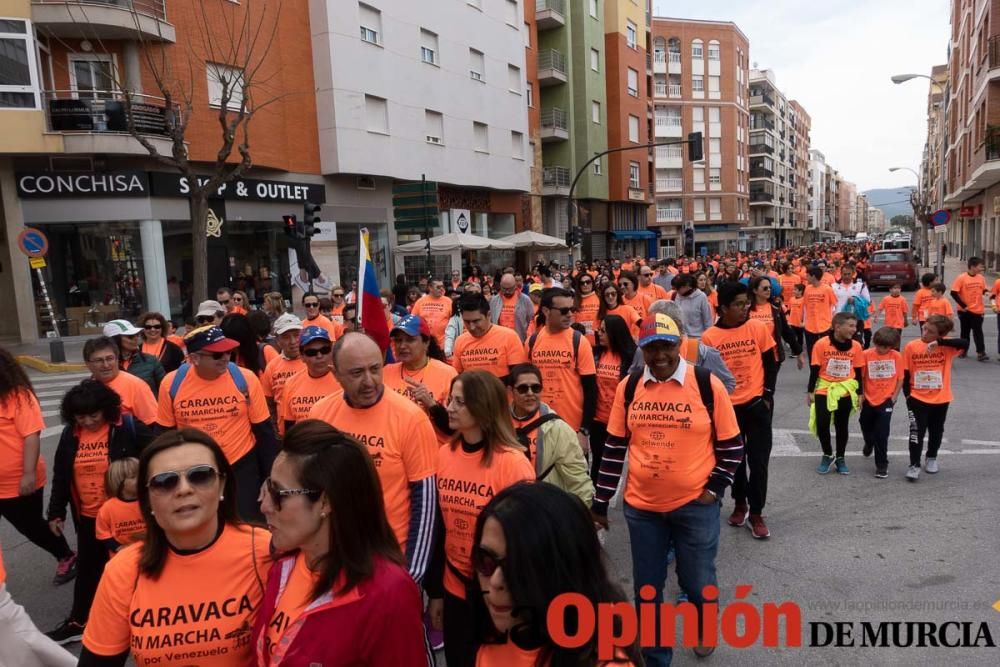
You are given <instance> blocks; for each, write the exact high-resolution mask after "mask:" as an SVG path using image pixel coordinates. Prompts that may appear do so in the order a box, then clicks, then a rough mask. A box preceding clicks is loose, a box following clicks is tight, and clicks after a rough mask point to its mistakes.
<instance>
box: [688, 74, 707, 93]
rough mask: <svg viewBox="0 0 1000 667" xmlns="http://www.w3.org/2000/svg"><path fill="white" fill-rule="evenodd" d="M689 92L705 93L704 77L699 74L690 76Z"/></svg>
mask: <svg viewBox="0 0 1000 667" xmlns="http://www.w3.org/2000/svg"><path fill="white" fill-rule="evenodd" d="M691 90H693V91H695V92H696V93H703V92H705V77H703V76H701V75H700V74H693V75H691Z"/></svg>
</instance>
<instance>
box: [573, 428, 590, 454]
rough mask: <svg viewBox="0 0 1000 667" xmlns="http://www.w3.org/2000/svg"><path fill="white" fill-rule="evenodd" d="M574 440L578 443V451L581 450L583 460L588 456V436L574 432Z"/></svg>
mask: <svg viewBox="0 0 1000 667" xmlns="http://www.w3.org/2000/svg"><path fill="white" fill-rule="evenodd" d="M576 439H577V441H578V442H579V443H580V449H582V450H583V456H584V458H587V457H588V456H590V436H589V435H586V434H585V433H581V432H580V431H577V432H576Z"/></svg>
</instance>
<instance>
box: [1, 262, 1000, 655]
mask: <svg viewBox="0 0 1000 667" xmlns="http://www.w3.org/2000/svg"><path fill="white" fill-rule="evenodd" d="M870 249H871V248H868V247H866V246H864V245H860V246H859V245H855V244H836V245H826V246H815V247H811V248H800V249H794V250H792V249H790V250H780V251H768V252H760V253H750V254H738V255H735V256H727V257H715V258H701V259H681V260H676V261H675V260H670V259H667V260H663V261H653V260H650V261H646V260H644V259H642V258H630V259H625V260H618V259H614V260H611V261H608V262H598V263H590V264H586V263H583V262H577V263H576V264H575V265H573V266H566V265H560V264H558V263H555V262H551V263H545V262H541V263H539V264H538V265H536V266H535V267H534V268H533V269H532V270H531V271H528V272H525V273H521V272H518V271H517V270H515V269H513V268H510V269H506V270H503V271H501V272H499V273H498V274H496V275H487V274H484V273H483V272H481V271H480V270H479V269H478V267H472V268H471V269H470V270H469V271H467V272H466V273H465V275H463V274H462V272H460V271H456V272H453V273H452V275H451V276H450V277H449V276H443V277H430V278H428V279H426V280H421V281H420V282H419V283H418V284H415V285H410V284H408V283H407V281H406V279H405V277H404V276H400V277H399V278H398V279H397V281H396V285H395V286H394V287H393V289H391V290H385V291H383V293H382V306H383V310H384V316H385V319H386V323H387V326H388V328H389V330H390V339H391V345H390V347H389V348H388V349H382V348H381V347H380V346H379V344H378V343H377V342H376V341H375V340H374V339H372V338H371V337H369V336H367V335H366V334H365V333H364V332H363V331H360V330H359V323H358V318H357V304H356V302H357V295H356V288H357V286H356V285H353V286H352V288H351V289H347V290H345V289H343V288H341V287H335V288H334V289H333V290H332V291H331V292H330V296H329V297H326V296H319V295H317V294H314V293H312V292H306V293H305V294H304V296H303V297H302V299H301V304H300V305H301V308H292V307H291V305H290V304H288V303H286V302H285V301H284V300H283V299H281V298H268V299H265V301H264V304H263V308H262V309H260V310H254V309H248V306H249V303H248V301H247V298H246V295H245V294H242V293H241V292H239V291H233V290H230V289H229V288H221V289H220V290H218V292H217V294H216V299H215V300H209V301H205V302H203V303H201V304H200V306H199V308H198V309H197V312H196V316H195V321H194V322H192V323H190V324H189V325H188V326H187V327H186V331H184V332H183V333H181V332H180V331H179V330H176V329H175V328H174V327H173V325H172V324H171V323H170V321H169V320H168V319H166V318H164V317H163V315H161V314H159V313H146V314H144V315H143V316H142V317H140V318H138V319H137V320H136V322H135V323H132V322H128V321H125V320H114V321H112V322H109V323H107V325H106V326H105V328H104V335H103V336H101V337H98V338H95V339H92V340H89V341H88V342H87V343H86V345H85V346H84V349H83V356H84V362H85V363H86V365H87V367H88V369H89V370H90V372H91V377H90V378H89V379H86V380H84V381H82V382H81V383H79V385H77V386H75V387H73V388H72V389H70V390H69V391H68V392H67V393H66V394H65V396H64V397H63V399H62V405H61V410H60V415H61V418H62V420H63V422H64V424H65V427H64V429H63V432H62V435H61V436H60V438H59V443H58V446H57V448H56V452H55V456H54V458H53V460H52V461H50V462H48V463H49V464H50V466H48V467H47V466H46V461H45V460H44V458H43V457H42V456H41V455H40V436H41V431H42V430H43V428H44V422H43V419H42V412H41V408H40V407H39V403H38V400H37V398H36V396H35V393H34V390H33V388H32V385H31V382H30V380H29V378H28V376H27V375H26V374H25V372H24V371H23V370H22V369H21V367H20V366H19V365H18V364H17V363H16V361H15V360H14V359H13V358H12V357H11V355H10V354H9V353H8V352H6V351H4V350H2V349H0V446H2V447H3V455H2V456H0V517H4V518H6V519H7V520H8V521H10V522H11V524H12V525H13V526H14V527H15V528H16V529H17V530H18V531H19V532H21V533H22V534H23V535H24V536H25V537H27V538H28V539H29V540H30V541H31V542H33V543H34V544H36V545H37V546H39V547H41V548H42V549H43V550H45V551H47V552H48V553H49V554H50V555H51V556H52V557H53V558H54V559H55V560H56V563H57V565H56V575H55V583H56V584H64V583H67V582H69V581H71V580H75V581H74V590H73V602H72V606H71V608H70V609H69V610H68V611H67V616H66V619H65V621H64V622H63V623H61V624H60V625H59V626H58V627H57V628H55V629H54V630H52V631H51V632H49V633H47V637H48V639H44V638H42V637H41V635H38V634H37V633H34V634H32V635H30V636H31V637H32V642H33V644H32V645H33V646H34V649H33V650H35V651H36V652H40V651H45V652H47V655H49V657H48V658H46V660H47V661H48V662H43V664H73V663H74V660H72V659H68V658H67V656H68V655H69V654H65V656H60V655H59V654H58V652H57V651H54V650H53V646H52V645H51V644H52V642H55V643H58V644H63V645H65V644H68V643H71V642H77V641H82V644H83V647H82V654H81V657H80V659H79V664H80V665H86V666H89V665H95V666H97V665H101V666H103V665H123V664H125V662H126V661H127V660H128V658H129V656H130V655H131V656H132V658H133V659H134V660H135V662H136V664H138V665H152V664H170V663H173V662H177V661H181V662H183V663H184V664H199V665H247V664H256V665H262V666H263V665H268V666H270V665H289V666H291V665H309V664H314V663H322V664H328V665H418V664H419V665H423V664H433V660H434V658H433V653H434V651H437V650H441V649H443V652H444V655H445V658H446V660H447V664H448V665H449V667H471V666H472V665H478V666H482V667H488V666H492V665H525V666H527V665H537V666H541V665H588V666H589V665H595V664H634V665H639V664H648V665H667V664H669V663H670V660H671V656H672V652H671V648H670V647H667V646H660V647H643V649H642V650H641V651H640V650H639V647H638V646H624V647H622V648H621V650H620V652H619V653H618V654H616V656H615V657H614V659H613V660H612V661H611V662H610V663H609V662H601V661H600V660H598V658H597V653H596V644H595V642H594V641H589V642H585V643H584V644H583V645H582V646H579V647H576V648H569V647H565V646H558V645H557V644H556V643H555V642H554V640H553V639H552V637H551V636H550V635H549V634H548V632H547V629H546V609H547V608H548V605H549V603H551V602H552V600H554V599H555V598H556V597H557V596H558V595H560V594H561V593H567V592H573V593H579V594H582V595H584V596H585V597H586V599H587V600H589V601H590V602H592V603H593V604H595V605H596V604H599V603H605V602H622V601H626V600H627V599H628V598H627V596H626V595H625V594H624V592H623V591H621V590H620V589H619V588H618V587H617V585H616V584H614V583H613V578H612V576H611V574H610V573H609V572H608V570H607V567H606V565H605V560H604V558H603V556H602V552H601V541H603V540H604V539H607V535H606V534H605V533H604V530H605V529H607V528H608V526H609V523H608V522H609V519H608V508H609V506H610V505H611V503H612V501H613V500H614V499H615V497H616V495H618V494H620V495H621V497H622V499H623V503H624V519H625V523H626V524H627V527H628V531H627V534H628V540H629V542H630V545H631V547H632V548H631V554H632V579H633V586H634V591H633V594H634V599H635V600H637V601H638V600H639V598H640V594H639V591H640V589H641V588H643V587H652V590H655V595H654V596H653V598H650V597H649V596H648V595H647V596H645V597H644V598H643V600H644V601H646V602H656V603H659V602H661V601H662V600H663V589H664V584H665V579H666V575H667V568H668V565H669V564H670V563H671V562H675V563H676V572H677V577H678V583H679V586H680V590H681V599H682V600H685V601H688V602H689V603H690V604H692V605H694V607H695V608H696V609H698V610H700V609H701V607H702V605H703V604H704V602H705V597H704V589H705V587H706V586H714V585H716V584H717V579H716V570H715V560H716V555H717V550H718V544H719V532H720V524H721V523H722V517H723V514H722V507H723V501H724V497H725V495H726V490H727V489H730V495H731V497H732V505H731V513H730V514H729V515H728V518H727V523H728V524H729V525H731V526H746V527H747V528H748V530H749V534H750V535H751V537H752V538H754V539H767V538H768V537H769V536H770V534H771V532H770V527H769V526H768V525H767V522H766V521H765V515H764V511H765V507H766V501H767V491H768V467H769V460H770V456H771V448H772V423H773V419H774V403H775V394H776V389H777V383H778V382H779V377H780V371H781V367H782V365H783V363H784V362H786V361H790V360H791V359H794V360H795V364H796V366H797V367H798V369H800V370H804V369H806V368H808V369H809V378H808V388H807V393H806V396H805V402H806V403H807V405H808V406H809V410H810V428H811V429H812V430H813V432H814V433H815V434H816V437H817V439H818V442H819V447H820V449H821V450H822V455H821V458H820V462H819V465H818V467H817V469H816V470H817V472H818V473H819V474H827V473H829V472H832V471H835V472H837V473H839V474H844V475H846V474H849V473H850V470H849V469H848V466H847V463H846V458H845V453H846V447H847V442H848V428H849V424H850V419H851V415H852V414H854V413H855V412H859V413H860V414H859V417H858V418H859V421H860V424H861V430H862V433H863V435H864V450H863V454H864V455H865V456H871V455H872V454H874V475H875V477H876V478H879V479H884V478H886V477H888V457H887V444H888V438H889V428H890V423H891V419H892V415H893V407H894V406H895V405H896V403H897V400H898V399H899V395H900V393H902V394H903V395H904V396H905V405H906V409H907V413H908V417H909V425H910V461H909V466H908V468H907V470H906V472H905V478H906V479H907V480H909V481H910V482H916V481H917V480H918V479H919V478H920V474H921V472H926V473H928V474H936V473H938V472H939V471H940V469H941V467H940V464H939V462H938V460H937V453H938V449H939V447H940V444H941V441H942V434H943V430H944V424H945V420H946V417H947V412H948V406H949V404H950V402H951V400H952V392H951V371H952V365H953V361H954V359H956V358H959V357H965V356H966V354H967V351H968V348H969V345H970V342H969V338H970V337H971V338H972V339H973V340H974V341H975V345H976V352H977V354H978V358H979V359H980V360H981V361H985V360H987V359H988V357H987V353H986V350H985V342H984V340H983V334H982V323H983V318H984V317H985V309H986V307H987V304H990V303H992V309H993V311H994V312H997V310H998V301H1000V280H998V281H997V282H996V283H995V284H993V285H992V287H991V288H989V287H987V285H986V282H985V279H984V277H983V275H982V262H981V261H979V260H978V259H976V258H972V259H970V260H969V262H968V270H967V271H966V272H964V273H962V274H961V275H960V276H959V277H958V278H957V279H956V280H955V281H954V283H953V284H952V285H951V289H950V290H948V292H949V296H950V297H951V300H952V301H953V302H954V305H955V308H956V310H957V313H958V319H959V322H960V328H961V335H960V337H951V336H949V334H950V333H951V331H952V329H953V328H954V322H953V320H952V317H953V311H952V310H951V305H950V303H949V301H947V299H946V297H945V292H946V288H945V286H944V285H943V283H942V282H941V281H940V277H938V276H935V275H933V274H927V275H925V276H923V278H922V279H921V284H922V287H921V289H920V290H919V291H918V292H917V293H916V294H915V295H914V298H913V300H912V304H911V303H909V302H908V301H907V299H906V297H904V296H903V295H902V294H901V290H900V288H899V286H894V287H893V288H892V289H891V290H890V291H889V293H888V294H887V295H886V296H884V297H883V298H882V299H881V300H879V301H878V302H877V303H876V299H875V298H874V297H873V294H872V292H871V290H870V289H869V288H868V286H867V284H866V282H865V278H864V276H865V270H866V264H867V259H868V251H869V250H870ZM942 302H943V303H942ZM295 310H299V312H302V313H304V317H302V318H300V317H299V316H298V315H296V314H295V313H294V311H295ZM911 324H912V325H917V326H919V327H920V328H919V332H918V334H917V337H916V339H915V340H912V341H910V342H909V343H908V344H907V345H906V346H905V347H904V346H901V339H902V334H903V332H904V330H905V329H906V328H907V327H909V326H911ZM925 438H926V440H927V446H926V449H925V448H924V441H925ZM47 470H48V471H50V476H51V491H50V501H49V504H48V508H47V509H45V508H44V507H43V491H44V487H45V485H46V483H47V478H46V472H47ZM67 508H68V510H69V512H67ZM68 518H71V519H72V522H73V527H74V531H73V532H74V534H75V541H76V550H75V551H73V550H72V549H71V548H70V546H69V542H68V541H67V539H66V537H65V535H64V533H65V528H66V522H67V519H68ZM556 563H558V567H557V566H555V565H554V564H556ZM3 581H4V570H3V568H2V565H0V602H2V601H3V600H4V596H5V595H6V591H5V588H4V587H3ZM14 607H16V605H14ZM4 608H5V607H4V605H0V609H4ZM12 618H14V617H12ZM206 619H210V620H211V623H208V624H206V623H205V622H204V621H205V620H206ZM16 621H17V623H18V624H26V625H29V626H30V620H28V619H26V617H25V616H24V615H23V612H20V613H19V615H17V616H16ZM23 636H25V637H27V636H29V635H28V634H25V635H23ZM43 640H44V641H43ZM595 641H596V638H595ZM46 642H48V643H46ZM4 650H5V649H4V648H2V647H0V655H3V651H4ZM10 650H13V649H10ZM712 650H713V649H712V647H709V646H696V647H694V652H695V653H696V654H697V655H699V656H706V655H708V654H710V653H711V652H712ZM53 655H54V656H56V657H51V656H53ZM60 660H62V662H60ZM67 660H68V662H67ZM24 664H27V663H24Z"/></svg>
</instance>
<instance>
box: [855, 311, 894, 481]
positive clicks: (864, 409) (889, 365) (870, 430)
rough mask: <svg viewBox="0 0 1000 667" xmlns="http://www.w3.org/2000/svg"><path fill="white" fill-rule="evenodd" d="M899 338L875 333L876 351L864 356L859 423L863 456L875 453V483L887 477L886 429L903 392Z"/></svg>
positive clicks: (881, 331) (888, 330) (888, 332)
mask: <svg viewBox="0 0 1000 667" xmlns="http://www.w3.org/2000/svg"><path fill="white" fill-rule="evenodd" d="M887 298H888V297H887ZM899 338H900V333H899V329H897V328H895V327H892V326H888V325H886V326H884V327H882V328H881V329H879V330H878V331H876V332H875V336H874V337H873V342H874V343H875V347H872V348H869V349H867V350H865V351H864V353H863V356H864V361H865V365H864V366H863V367H862V371H861V375H862V377H863V379H864V397H863V399H862V402H861V415H860V417H859V418H858V421H859V423H860V425H861V434H862V436H864V439H865V447H864V449H863V450H862V454H864V455H865V456H871V455H872V452H874V453H875V477H877V478H878V479H885V478H886V477H888V476H889V456H888V449H889V427H890V424H891V422H892V409H893V406H895V405H896V399H897V398H899V392H900V390H901V389H902V388H903V357H902V356H901V355H900V354H899V352H898V351H897V350H898V349H899Z"/></svg>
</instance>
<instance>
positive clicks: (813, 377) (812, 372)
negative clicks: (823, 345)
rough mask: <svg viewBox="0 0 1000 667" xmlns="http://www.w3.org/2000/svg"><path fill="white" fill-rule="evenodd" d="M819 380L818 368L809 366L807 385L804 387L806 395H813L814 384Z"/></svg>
mask: <svg viewBox="0 0 1000 667" xmlns="http://www.w3.org/2000/svg"><path fill="white" fill-rule="evenodd" d="M818 380H819V366H818V365H812V366H809V383H808V384H807V385H806V391H807V392H808V393H810V394H811V393H813V392H814V391H816V382H817V381H818Z"/></svg>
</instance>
